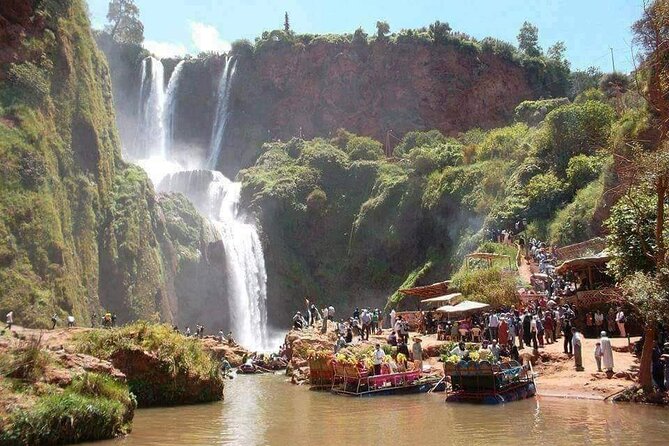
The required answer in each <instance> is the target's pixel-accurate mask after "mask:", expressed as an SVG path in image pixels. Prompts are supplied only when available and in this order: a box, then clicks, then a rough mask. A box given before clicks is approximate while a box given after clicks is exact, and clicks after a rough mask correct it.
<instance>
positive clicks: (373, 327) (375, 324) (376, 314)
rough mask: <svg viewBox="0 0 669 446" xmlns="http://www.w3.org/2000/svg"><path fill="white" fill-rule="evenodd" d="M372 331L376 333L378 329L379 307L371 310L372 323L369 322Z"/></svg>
mask: <svg viewBox="0 0 669 446" xmlns="http://www.w3.org/2000/svg"><path fill="white" fill-rule="evenodd" d="M371 330H372V333H374V334H378V331H379V309H378V308H377V309H375V310H374V311H373V312H372V324H371Z"/></svg>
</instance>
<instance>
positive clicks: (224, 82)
mask: <svg viewBox="0 0 669 446" xmlns="http://www.w3.org/2000/svg"><path fill="white" fill-rule="evenodd" d="M236 68H237V61H236V60H235V61H233V60H232V58H231V57H226V58H225V66H224V68H223V72H222V73H221V79H220V80H219V82H218V99H217V101H216V115H215V117H214V125H213V127H212V129H211V139H210V141H211V142H210V147H209V158H208V159H207V168H208V169H215V168H216V164H217V163H218V157H219V156H220V154H221V149H222V145H223V137H224V136H225V127H226V125H227V123H228V116H229V111H228V109H229V107H228V104H229V103H230V91H231V88H230V85H231V84H232V79H233V78H234V76H235V71H236Z"/></svg>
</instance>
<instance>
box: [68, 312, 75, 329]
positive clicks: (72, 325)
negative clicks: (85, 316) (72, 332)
mask: <svg viewBox="0 0 669 446" xmlns="http://www.w3.org/2000/svg"><path fill="white" fill-rule="evenodd" d="M72 327H74V316H72V315H71V314H70V315H68V316H67V328H72Z"/></svg>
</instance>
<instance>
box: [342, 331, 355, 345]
mask: <svg viewBox="0 0 669 446" xmlns="http://www.w3.org/2000/svg"><path fill="white" fill-rule="evenodd" d="M344 339H345V340H346V344H350V343H351V342H353V331H352V330H351V327H348V328H347V329H346V337H345V338H344Z"/></svg>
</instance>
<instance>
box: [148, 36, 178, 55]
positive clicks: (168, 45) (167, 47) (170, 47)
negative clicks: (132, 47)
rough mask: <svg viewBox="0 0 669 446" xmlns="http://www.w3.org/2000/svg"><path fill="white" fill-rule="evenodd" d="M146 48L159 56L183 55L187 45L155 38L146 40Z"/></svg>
mask: <svg viewBox="0 0 669 446" xmlns="http://www.w3.org/2000/svg"><path fill="white" fill-rule="evenodd" d="M144 48H146V49H147V50H149V51H151V52H152V53H153V54H154V55H155V56H156V57H158V58H164V57H175V56H183V55H184V54H186V52H187V50H186V47H185V46H184V45H182V44H180V43H172V42H157V41H155V40H145V41H144Z"/></svg>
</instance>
